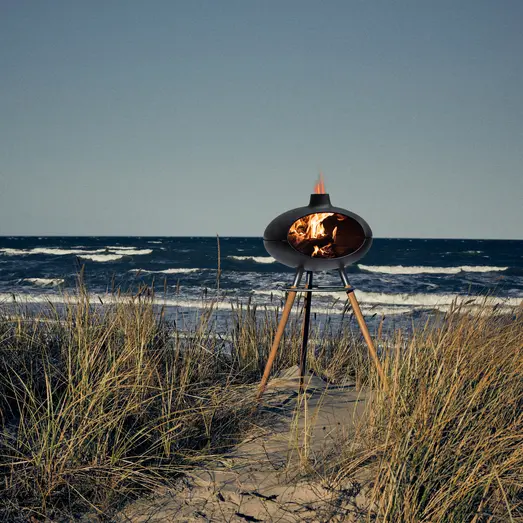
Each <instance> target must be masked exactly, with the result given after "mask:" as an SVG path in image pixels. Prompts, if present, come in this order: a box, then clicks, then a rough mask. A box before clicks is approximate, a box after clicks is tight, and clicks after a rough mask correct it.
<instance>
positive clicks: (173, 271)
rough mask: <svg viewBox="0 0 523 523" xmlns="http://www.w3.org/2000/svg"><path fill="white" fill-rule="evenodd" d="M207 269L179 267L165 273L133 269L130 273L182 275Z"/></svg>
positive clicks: (165, 270)
mask: <svg viewBox="0 0 523 523" xmlns="http://www.w3.org/2000/svg"><path fill="white" fill-rule="evenodd" d="M203 270H205V269H186V268H184V267H179V268H175V269H164V270H163V271H149V270H147V269H131V270H130V271H129V272H146V273H155V274H158V273H163V274H179V273H180V274H182V273H190V272H199V271H203Z"/></svg>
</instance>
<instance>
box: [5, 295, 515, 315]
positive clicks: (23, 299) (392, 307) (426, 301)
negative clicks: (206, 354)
mask: <svg viewBox="0 0 523 523" xmlns="http://www.w3.org/2000/svg"><path fill="white" fill-rule="evenodd" d="M343 294H344V293H343ZM356 295H357V297H358V300H359V302H360V304H361V308H362V311H363V313H364V315H366V316H373V315H399V314H406V313H409V312H413V311H415V310H424V309H432V310H439V311H442V312H446V311H448V310H449V309H450V307H451V306H452V305H453V304H459V305H461V306H462V310H464V311H467V312H472V313H478V312H479V313H481V312H487V309H485V307H484V305H486V306H487V307H492V306H496V307H497V308H498V310H500V311H502V312H511V311H513V310H514V308H515V307H518V306H521V305H523V297H521V298H501V297H495V296H492V297H487V298H485V297H469V296H461V295H456V294H433V295H430V294H411V295H409V294H384V293H376V292H365V291H356ZM13 297H14V298H15V300H16V302H18V303H27V304H31V303H32V304H36V303H49V302H51V303H61V304H64V303H66V304H74V303H76V302H77V301H78V298H77V297H75V295H74V294H73V295H63V294H40V295H39V294H17V295H14V294H13V293H0V303H13ZM90 298H91V301H92V303H99V301H101V302H102V303H104V304H114V303H126V302H129V301H130V300H131V298H129V297H126V296H117V295H113V294H91V296H90ZM154 303H156V304H157V305H165V306H168V307H180V308H182V309H202V308H206V307H211V306H212V307H213V308H214V309H216V310H228V311H230V310H232V307H233V305H235V306H237V303H238V302H237V300H236V299H234V300H231V299H230V298H223V297H221V298H219V299H215V298H212V297H211V298H207V299H206V298H203V297H202V298H199V299H187V298H181V297H180V298H178V297H177V298H163V297H162V298H157V299H155V300H154ZM345 305H346V300H339V301H338V302H336V303H333V304H332V305H331V306H325V305H323V306H322V305H320V306H319V307H315V311H314V312H315V313H317V314H332V315H339V314H341V313H342V312H343V310H344V308H345ZM260 308H263V309H264V310H265V309H266V310H271V311H272V310H281V307H280V306H278V305H276V304H275V305H272V304H270V305H269V304H260ZM299 313H300V312H299V310H298V308H297V307H295V308H294V309H293V311H292V314H299Z"/></svg>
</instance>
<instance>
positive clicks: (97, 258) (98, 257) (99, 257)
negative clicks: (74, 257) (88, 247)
mask: <svg viewBox="0 0 523 523" xmlns="http://www.w3.org/2000/svg"><path fill="white" fill-rule="evenodd" d="M79 257H80V258H81V259H82V260H91V261H94V262H110V261H116V260H121V259H122V258H123V256H122V255H119V254H82V255H81V256H79Z"/></svg>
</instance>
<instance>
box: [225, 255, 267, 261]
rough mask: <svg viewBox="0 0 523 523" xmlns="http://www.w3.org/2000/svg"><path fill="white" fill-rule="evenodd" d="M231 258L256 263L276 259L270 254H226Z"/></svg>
mask: <svg viewBox="0 0 523 523" xmlns="http://www.w3.org/2000/svg"><path fill="white" fill-rule="evenodd" d="M227 258H230V259H231V260H240V261H245V260H251V261H254V262H256V263H274V262H275V261H276V260H275V259H274V258H273V257H272V256H227Z"/></svg>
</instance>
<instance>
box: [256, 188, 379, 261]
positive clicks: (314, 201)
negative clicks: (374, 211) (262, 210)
mask: <svg viewBox="0 0 523 523" xmlns="http://www.w3.org/2000/svg"><path fill="white" fill-rule="evenodd" d="M318 213H333V214H334V215H341V217H340V218H343V220H342V221H341V222H340V223H341V224H342V226H338V229H339V230H338V234H337V237H336V244H337V246H338V247H339V249H340V252H342V255H340V256H336V257H329V258H325V257H321V256H318V257H314V256H311V255H309V254H306V253H305V252H304V251H302V250H301V249H300V250H298V248H296V247H294V246H293V245H291V243H290V242H289V237H288V236H289V231H290V230H291V227H292V226H293V224H294V223H295V222H296V221H297V220H299V219H300V218H303V217H305V216H308V215H311V214H318ZM263 243H264V245H265V249H266V250H267V252H268V253H269V254H270V255H271V256H272V257H273V258H274V259H275V260H278V261H279V262H280V263H283V264H284V265H287V266H288V267H294V268H298V267H301V268H302V269H304V270H306V271H326V270H332V269H342V268H343V267H346V266H347V265H350V264H351V263H354V262H356V261H358V260H359V259H360V258H362V257H363V256H365V254H366V253H367V252H368V250H369V249H370V247H371V245H372V231H371V228H370V227H369V224H368V223H367V222H366V221H365V220H364V219H363V218H362V217H361V216H358V215H357V214H354V213H353V212H350V211H347V210H346V209H342V208H340V207H333V206H332V205H331V202H330V197H329V195H328V194H311V199H310V202H309V205H307V206H306V207H299V208H297V209H292V210H290V211H287V212H285V213H283V214H280V215H279V216H278V217H277V218H275V219H274V220H273V221H272V222H271V223H269V225H268V226H267V228H266V229H265V232H264V234H263ZM345 253H347V254H345Z"/></svg>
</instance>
